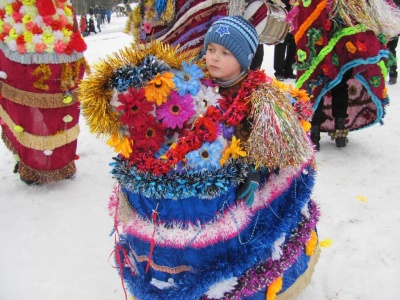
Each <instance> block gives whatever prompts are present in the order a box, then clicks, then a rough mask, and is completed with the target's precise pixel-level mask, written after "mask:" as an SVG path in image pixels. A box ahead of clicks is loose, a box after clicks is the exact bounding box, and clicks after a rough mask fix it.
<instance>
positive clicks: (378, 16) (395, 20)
mask: <svg viewBox="0 0 400 300" xmlns="http://www.w3.org/2000/svg"><path fill="white" fill-rule="evenodd" d="M335 17H340V18H341V19H342V20H343V21H344V23H345V24H346V25H347V26H349V27H351V26H354V25H356V24H357V23H358V24H362V25H363V26H365V27H366V28H368V29H369V30H372V31H373V32H374V33H375V34H376V35H379V34H383V35H385V36H386V38H387V39H390V38H393V37H395V36H397V35H399V33H400V27H399V26H398V24H399V23H400V9H399V8H398V7H393V6H392V5H390V4H389V3H388V1H386V0H370V1H359V0H335V1H334V7H333V10H332V13H331V18H335Z"/></svg>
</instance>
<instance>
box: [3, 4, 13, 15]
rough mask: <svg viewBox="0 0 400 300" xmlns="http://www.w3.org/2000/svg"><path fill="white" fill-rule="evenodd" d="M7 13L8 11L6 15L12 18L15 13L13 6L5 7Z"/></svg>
mask: <svg viewBox="0 0 400 300" xmlns="http://www.w3.org/2000/svg"><path fill="white" fill-rule="evenodd" d="M5 11H6V14H7V15H9V16H11V15H12V13H13V12H14V9H13V8H12V6H11V5H7V6H6V7H5Z"/></svg>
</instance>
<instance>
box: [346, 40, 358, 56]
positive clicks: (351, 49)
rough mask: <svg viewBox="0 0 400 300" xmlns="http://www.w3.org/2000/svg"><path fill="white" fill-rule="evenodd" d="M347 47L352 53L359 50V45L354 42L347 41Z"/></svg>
mask: <svg viewBox="0 0 400 300" xmlns="http://www.w3.org/2000/svg"><path fill="white" fill-rule="evenodd" d="M346 49H347V51H349V52H350V53H351V54H354V53H355V52H356V51H357V47H356V46H354V44H353V43H352V42H347V43H346Z"/></svg>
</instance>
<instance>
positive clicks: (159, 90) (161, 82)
mask: <svg viewBox="0 0 400 300" xmlns="http://www.w3.org/2000/svg"><path fill="white" fill-rule="evenodd" d="M173 77H174V74H172V73H169V72H165V73H163V74H157V75H156V76H155V77H154V78H153V79H152V80H150V81H149V82H148V84H147V86H146V87H145V89H146V99H147V100H148V101H150V102H156V104H157V105H161V104H162V103H165V102H166V101H167V96H168V94H169V92H170V91H171V89H173V88H174V87H175V84H174V81H173V80H172V79H173Z"/></svg>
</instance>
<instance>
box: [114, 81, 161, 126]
mask: <svg viewBox="0 0 400 300" xmlns="http://www.w3.org/2000/svg"><path fill="white" fill-rule="evenodd" d="M118 102H119V103H121V105H119V106H118V107H117V110H118V111H123V114H122V116H121V117H120V121H121V122H122V123H123V124H125V125H128V126H129V127H132V126H134V127H135V128H138V127H139V126H141V125H143V124H144V122H145V121H146V120H147V116H148V114H149V112H151V111H152V110H153V105H152V104H151V103H150V102H148V101H146V97H145V90H144V89H143V88H141V89H139V90H138V89H134V88H128V92H127V93H125V94H118Z"/></svg>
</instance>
